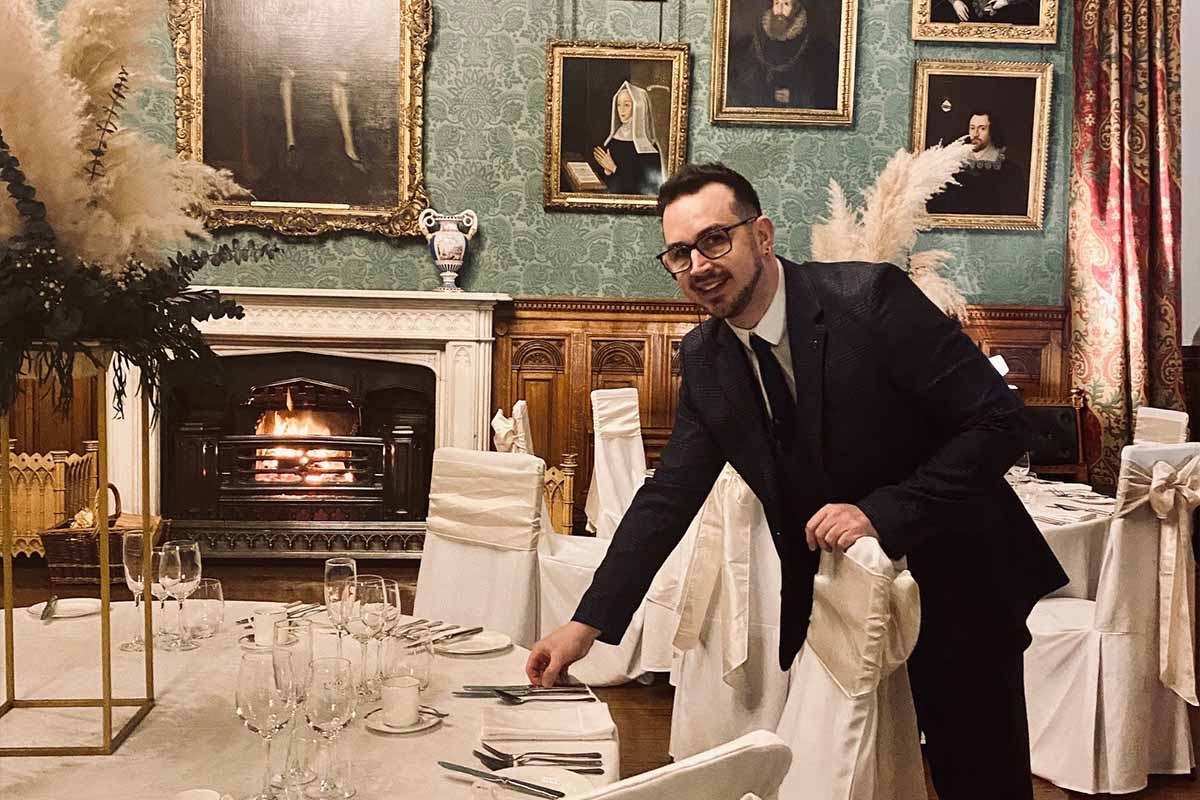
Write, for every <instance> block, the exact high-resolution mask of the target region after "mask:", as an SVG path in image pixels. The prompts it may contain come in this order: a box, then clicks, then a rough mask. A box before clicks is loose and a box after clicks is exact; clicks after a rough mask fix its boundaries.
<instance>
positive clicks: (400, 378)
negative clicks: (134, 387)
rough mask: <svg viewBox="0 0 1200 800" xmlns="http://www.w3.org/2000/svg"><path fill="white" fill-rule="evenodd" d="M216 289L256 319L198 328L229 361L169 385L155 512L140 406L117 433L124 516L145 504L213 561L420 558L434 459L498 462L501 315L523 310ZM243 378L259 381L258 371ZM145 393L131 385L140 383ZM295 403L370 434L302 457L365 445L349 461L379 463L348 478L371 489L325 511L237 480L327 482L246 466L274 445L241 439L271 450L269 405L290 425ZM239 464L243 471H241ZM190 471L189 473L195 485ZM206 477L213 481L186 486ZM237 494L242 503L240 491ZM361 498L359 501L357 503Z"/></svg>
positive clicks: (335, 293)
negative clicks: (262, 421) (470, 452)
mask: <svg viewBox="0 0 1200 800" xmlns="http://www.w3.org/2000/svg"><path fill="white" fill-rule="evenodd" d="M218 288H220V290H221V292H222V294H223V295H227V296H229V297H231V298H233V299H235V300H237V301H238V302H239V303H240V304H242V306H243V307H244V308H245V311H246V316H245V318H244V319H241V320H224V319H223V320H210V321H208V322H205V323H203V324H202V325H201V328H202V330H203V331H204V337H205V340H206V341H208V342H209V344H210V345H211V346H212V348H213V350H214V351H215V352H216V353H217V354H218V355H219V356H221V359H220V362H221V374H220V375H208V376H193V375H183V376H168V383H170V384H171V387H170V388H171V391H170V393H169V394H168V395H167V396H166V397H165V401H164V407H163V409H162V414H161V416H160V417H159V418H158V420H157V424H153V425H152V427H151V431H150V439H149V441H148V443H147V444H148V446H149V460H150V465H151V472H150V476H151V486H150V496H149V497H142V494H141V478H140V473H139V472H138V469H139V468H138V465H139V464H140V463H141V452H142V447H143V441H142V436H141V425H142V422H141V416H140V411H141V409H140V405H139V404H137V403H128V402H127V403H126V413H125V416H124V417H123V418H115V417H114V418H112V419H110V420H109V424H108V434H109V459H108V462H109V478H110V480H111V481H113V482H114V483H116V484H117V485H118V486H120V488H121V493H122V499H123V500H125V501H126V505H127V506H128V507H130V508H131V509H132V510H133V511H140V510H141V509H142V507H143V505H148V506H149V509H150V513H152V514H162V515H163V516H164V517H165V518H166V519H168V520H170V521H171V535H172V536H176V537H183V538H195V539H197V540H199V541H200V542H201V546H202V547H203V549H204V552H205V557H206V558H212V557H215V558H261V557H268V558H276V557H298V558H323V557H328V556H331V555H354V556H365V557H385V558H403V559H409V558H419V557H420V549H421V544H422V542H423V540H424V532H425V522H424V517H425V513H426V505H425V504H426V503H427V500H428V481H429V472H428V470H429V464H430V461H429V459H430V457H431V456H432V452H433V450H434V449H435V448H437V447H444V446H452V447H466V448H478V449H482V448H486V447H488V444H489V441H490V427H489V420H490V419H491V412H492V410H493V409H492V408H491V367H492V338H493V334H492V312H493V308H494V307H495V305H496V303H498V302H503V301H506V300H508V299H510V298H508V297H507V296H506V295H501V294H485V293H475V292H457V293H450V292H394V291H360V290H349V289H332V290H329V289H287V288H281V289H276V288H257V287H256V288H246V287H233V288H228V287H218ZM255 359H257V361H255ZM238 364H243V365H246V364H250V365H256V368H255V369H254V370H250V371H245V370H242V367H238V366H237V365H238ZM231 368H232V369H231ZM239 370H242V371H243V372H244V373H245V374H241V373H239ZM222 375H223V377H221V376H222ZM136 380H137V376H136V371H134V374H132V375H131V376H130V382H131V384H132V383H136ZM184 386H186V387H187V388H180V387H184ZM256 387H257V389H258V391H257V392H255V391H254V390H255V388H256ZM289 389H290V390H291V396H292V411H293V412H295V411H297V410H301V411H303V410H314V411H315V410H321V411H325V412H333V411H335V410H337V409H343V410H345V412H346V414H347V415H350V416H352V417H353V418H355V419H357V420H359V423H358V427H357V429H353V428H352V429H351V430H352V431H353V432H352V433H347V432H346V429H345V428H339V427H336V426H333V427H330V428H329V433H328V434H325V433H320V434H317V433H311V432H310V433H307V434H305V436H308V437H309V438H310V439H312V438H316V439H318V440H319V441H318V442H313V443H312V445H313V446H310V442H309V441H308V440H305V441H303V442H296V441H293V442H291V443H290V444H295V445H300V446H302V447H303V448H304V449H306V450H320V449H329V450H338V449H339V448H335V447H332V446H329V445H332V444H341V443H340V442H331V441H330V438H329V437H335V438H336V437H341V436H350V437H352V438H353V440H354V441H353V445H354V447H353V449H352V450H351V451H350V452H351V455H350V456H341V457H340V458H341V459H343V460H344V459H345V458H352V459H366V461H352V462H350V463H351V464H353V465H355V467H356V469H357V470H358V472H357V473H356V472H355V471H354V470H351V475H352V477H355V476H356V475H361V476H362V481H361V482H360V481H359V478H358V477H355V480H354V482H353V484H351V482H346V481H343V483H342V485H340V486H333V487H332V488H330V489H328V490H325V489H322V491H325V492H326V495H327V497H326V498H325V500H322V501H317V500H312V499H309V498H307V497H299V496H298V495H306V494H312V493H311V492H301V491H300V490H299V489H297V490H295V491H292V490H291V489H289V490H286V491H281V490H280V489H281V487H280V486H279V485H278V484H284V483H286V482H287V481H282V480H280V481H266V480H264V481H254V483H255V484H260V483H261V484H277V485H274V486H272V487H271V489H270V490H263V489H261V487H258V486H253V487H249V488H247V487H246V483H247V482H246V481H245V478H246V476H247V474H248V473H246V472H242V473H235V470H234V466H233V465H235V464H238V463H240V464H242V465H243V467H242V468H243V469H249V470H267V472H258V473H253V474H271V473H272V472H274V473H276V474H283V473H286V474H291V475H300V476H301V478H302V480H301V481H299V482H297V481H295V480H291V481H290V482H291V483H300V484H301V485H303V483H304V481H303V478H304V476H306V475H309V474H318V473H316V472H315V470H316V468H315V467H314V468H311V469H310V468H308V467H307V466H305V468H304V469H303V470H300V469H298V467H300V466H301V465H299V464H296V463H288V462H287V461H286V459H284V460H280V459H274V460H279V461H280V464H278V465H276V466H275V467H268V466H267V465H252V466H248V467H247V466H245V465H246V464H253V462H259V461H270V460H272V459H271V458H269V457H260V454H259V453H258V452H257V451H258V450H259V449H264V448H260V447H259V445H263V444H268V443H267V442H266V441H265V440H256V441H254V442H249V441H239V440H238V439H237V437H245V436H255V437H258V436H261V434H259V433H258V428H257V422H258V417H259V416H260V414H261V412H262V411H263V410H264V408H265V407H266V405H267V404H269V405H271V407H272V409H282V410H284V411H286V410H287V395H288V390H289ZM268 401H269V403H268ZM330 406H334V408H330ZM318 407H319V408H318ZM271 435H272V436H275V435H276V434H274V433H272V434H271ZM278 435H279V436H282V434H278ZM292 438H298V437H296V436H293V437H292ZM372 439H374V440H382V444H381V443H380V442H378V441H375V442H371V441H370V440H372ZM269 444H270V446H275V447H283V446H285V445H284V444H283V443H282V442H273V443H269ZM316 444H320V445H321V447H316V446H315V445H316ZM236 445H241V447H242V448H243V449H242V450H241V451H240V453H239V451H238V450H237V448H236ZM251 450H253V451H254V452H251ZM339 452H345V448H340V450H339ZM381 452H382V455H380V453H381ZM235 454H240V455H241V456H243V457H244V458H243V459H242V460H241V461H231V460H230V459H231V458H232V456H233V455H235ZM300 457H301V458H302V457H303V455H302V456H300ZM316 460H317V461H322V460H325V461H337V460H338V459H320V458H318V459H316ZM189 461H190V464H191V471H190V472H189V471H186V470H183V462H189ZM312 461H313V458H312V456H311V455H310V456H309V463H311V462H312ZM322 469H327V472H324V473H320V474H329V475H336V474H341V475H343V476H344V474H345V470H341V471H340V472H339V470H338V468H337V467H333V466H329V467H327V468H322ZM368 473H369V475H370V477H369V478H368V477H367V476H368ZM223 474H224V477H222V475H223ZM197 475H199V476H200V477H201V478H202V479H201V480H196V481H192V480H191V479H190V478H188V477H181V476H192V477H194V476H197ZM222 481H224V483H222ZM239 482H240V485H241V486H242V489H241V493H240V495H239V494H238V492H235V491H233V490H234V489H236V488H237V487H238V486H239ZM325 482H326V483H330V481H325ZM351 486H353V487H354V488H353V489H351ZM223 487H224V491H223ZM272 490H273V491H272ZM355 493H357V494H355ZM329 495H333V496H336V500H335V499H334V498H333V497H329ZM381 495H382V502H381ZM355 499H358V500H360V502H351V501H352V500H355ZM326 500H328V502H326Z"/></svg>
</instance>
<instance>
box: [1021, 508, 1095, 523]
mask: <svg viewBox="0 0 1200 800" xmlns="http://www.w3.org/2000/svg"><path fill="white" fill-rule="evenodd" d="M1098 516H1100V515H1099V514H1095V513H1093V512H1091V511H1061V510H1057V509H1056V510H1055V511H1044V510H1041V509H1038V510H1037V511H1036V512H1034V515H1033V518H1034V521H1036V522H1044V523H1046V524H1047V525H1074V524H1075V523H1077V522H1087V521H1088V520H1092V519H1095V518H1096V517H1098Z"/></svg>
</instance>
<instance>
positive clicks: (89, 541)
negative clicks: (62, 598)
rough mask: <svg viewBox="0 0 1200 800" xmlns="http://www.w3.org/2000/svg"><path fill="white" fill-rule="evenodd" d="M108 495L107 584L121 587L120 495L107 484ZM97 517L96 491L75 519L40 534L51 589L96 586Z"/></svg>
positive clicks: (97, 582) (98, 547) (98, 494)
mask: <svg viewBox="0 0 1200 800" xmlns="http://www.w3.org/2000/svg"><path fill="white" fill-rule="evenodd" d="M108 491H110V492H112V495H113V498H114V503H113V506H112V507H113V512H112V513H111V514H109V516H108V526H109V531H108V569H109V582H110V583H124V582H125V571H124V567H123V566H122V564H121V534H122V532H123V531H122V530H120V529H118V526H117V521H118V520H119V519H120V518H121V493H120V492H119V491H117V487H116V486H114V485H113V484H111V483H110V484H108ZM99 513H100V492H99V491H97V492H96V497H95V499H94V500H93V501H92V505H91V507H90V508H87V509H84V510H83V511H80V512H79V513H78V514H76V515H75V519H72V520H68V521H67V522H63V523H61V524H59V525H57V526H56V527H54V528H51V529H50V530H48V531H42V534H41V536H42V544H43V545H44V546H45V548H46V565H47V566H48V567H49V569H50V583H51V585H59V584H91V585H94V586H99V585H100V537H99V536H97V533H98V530H99V529H98V528H97V525H96V519H97V516H98V515H99ZM139 519H140V518H139ZM139 527H140V526H139ZM126 529H127V528H126Z"/></svg>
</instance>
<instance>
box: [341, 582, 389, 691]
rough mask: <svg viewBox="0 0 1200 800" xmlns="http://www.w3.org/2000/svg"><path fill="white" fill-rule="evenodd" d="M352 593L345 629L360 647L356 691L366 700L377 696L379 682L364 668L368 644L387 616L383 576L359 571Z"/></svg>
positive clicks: (365, 666) (381, 628) (377, 633)
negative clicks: (358, 679)
mask: <svg viewBox="0 0 1200 800" xmlns="http://www.w3.org/2000/svg"><path fill="white" fill-rule="evenodd" d="M354 596H355V605H356V606H357V608H356V611H355V613H353V614H351V615H350V618H349V619H348V620H346V629H347V630H348V631H349V633H350V635H351V636H353V637H354V638H355V639H356V640H358V643H359V645H360V646H361V648H362V661H361V662H360V664H359V674H360V675H361V678H362V680H361V681H360V683H359V685H358V694H359V696H361V697H362V698H363V699H366V700H377V699H379V686H378V685H377V684H376V683H375V680H374V677H373V676H372V674H371V670H369V669H368V668H367V644H368V643H369V642H370V641H371V640H372V639H374V638H375V637H376V636H378V635H379V632H380V631H381V630H383V625H384V621H385V620H386V619H387V601H386V594H385V593H384V590H383V578H381V577H379V576H378V575H360V576H359V577H358V578H356V579H355V587H354Z"/></svg>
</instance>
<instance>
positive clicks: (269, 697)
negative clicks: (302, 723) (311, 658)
mask: <svg viewBox="0 0 1200 800" xmlns="http://www.w3.org/2000/svg"><path fill="white" fill-rule="evenodd" d="M292 696H293V688H292V673H291V670H290V668H288V669H284V670H280V669H279V668H278V664H277V663H276V661H275V659H274V657H273V654H272V652H261V651H250V652H244V653H242V663H241V666H239V667H238V679H237V715H238V717H240V718H241V720H242V722H243V723H244V724H245V726H246V727H247V728H249V729H250V730H252V731H254V732H255V733H257V734H258V735H259V736H260V737H262V740H263V756H264V759H265V761H266V767H265V769H264V770H263V783H262V791H261V792H259V793H258V794H254V795H250V796H249V797H248V798H246V800H274V797H275V793H274V792H273V791H272V790H271V739H273V738H274V737H275V734H277V733H279V732H280V731H281V730H283V729H284V728H286V727H287V725H288V723H289V722H290V721H291V719H292V712H293V709H294V706H293V705H292V702H291V698H292Z"/></svg>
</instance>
